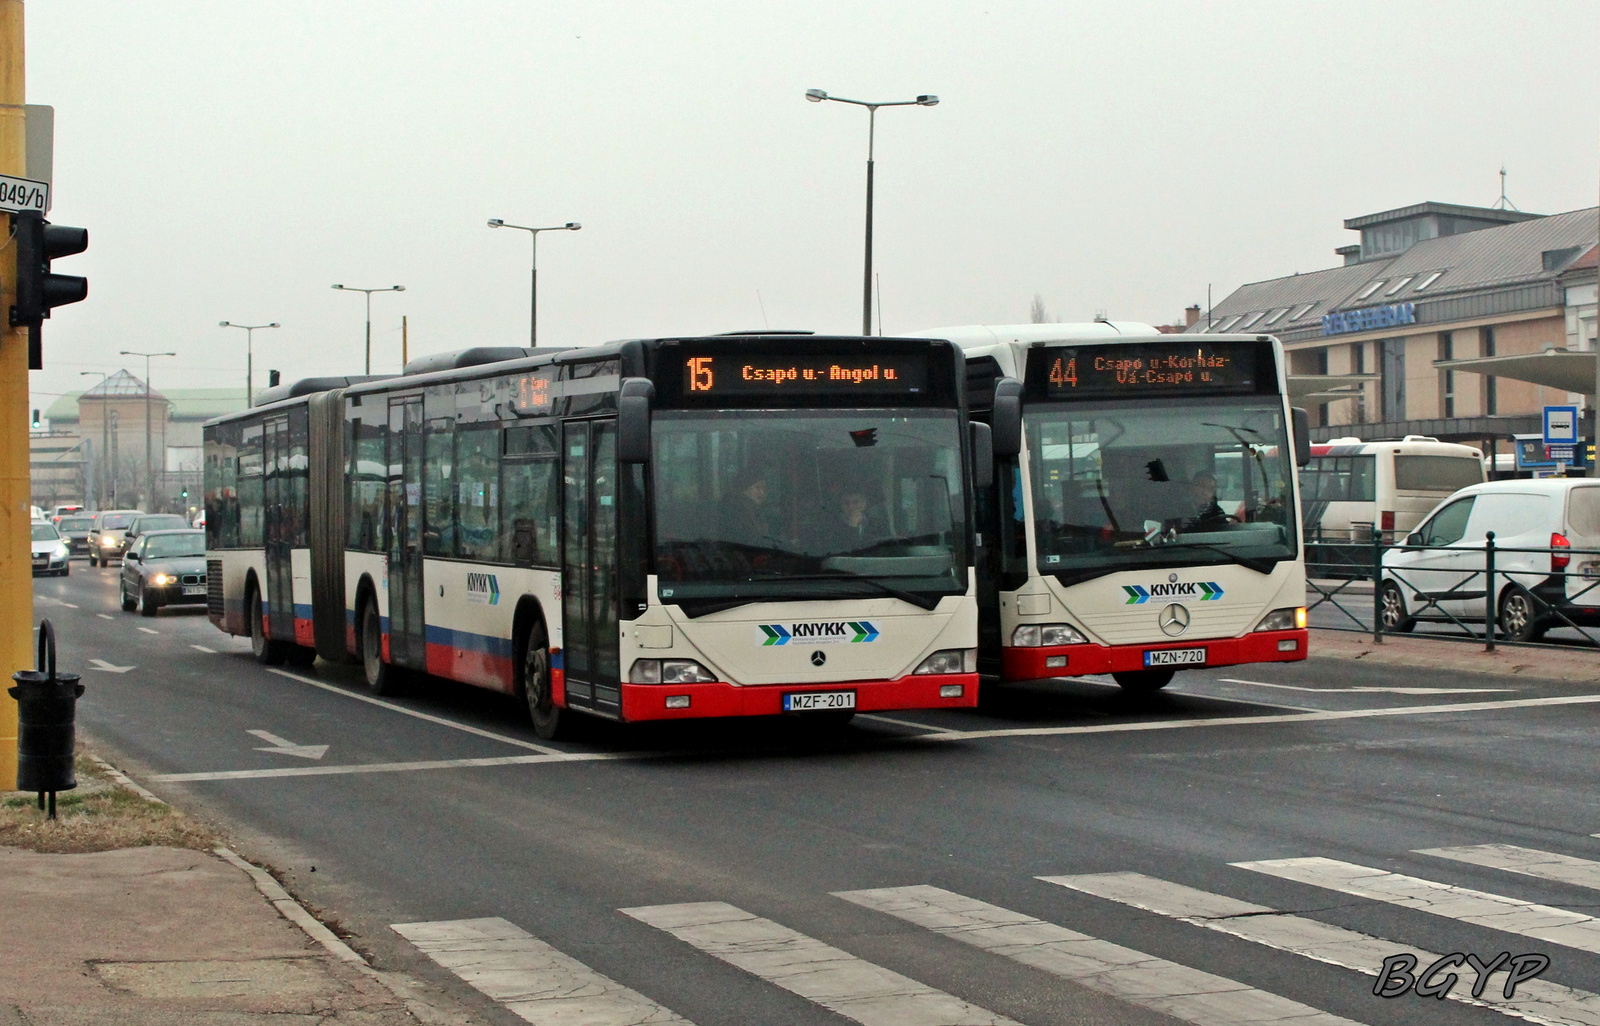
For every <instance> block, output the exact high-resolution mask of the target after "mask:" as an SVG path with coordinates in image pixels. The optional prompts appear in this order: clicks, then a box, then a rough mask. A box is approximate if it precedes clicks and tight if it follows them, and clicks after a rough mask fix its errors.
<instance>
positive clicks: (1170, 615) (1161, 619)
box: [1156, 602, 1189, 638]
mask: <svg viewBox="0 0 1600 1026" xmlns="http://www.w3.org/2000/svg"><path fill="white" fill-rule="evenodd" d="M1156 623H1158V624H1160V625H1161V633H1163V634H1165V635H1167V636H1169V637H1173V638H1176V637H1177V636H1178V635H1180V634H1182V633H1183V632H1184V631H1186V630H1188V629H1189V611H1188V610H1187V609H1185V608H1183V607H1182V606H1180V605H1179V604H1178V603H1176V602H1174V603H1172V605H1170V606H1168V607H1167V608H1165V609H1163V610H1162V611H1161V615H1160V616H1157V617H1156Z"/></svg>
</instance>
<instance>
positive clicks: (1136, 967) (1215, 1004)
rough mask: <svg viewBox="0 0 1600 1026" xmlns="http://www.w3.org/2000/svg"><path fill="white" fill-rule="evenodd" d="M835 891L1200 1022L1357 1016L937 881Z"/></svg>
mask: <svg viewBox="0 0 1600 1026" xmlns="http://www.w3.org/2000/svg"><path fill="white" fill-rule="evenodd" d="M835 896H836V897H840V898H843V899H845V900H846V901H850V902H854V903H855V904H857V905H861V906H863V907H865V908H870V909H874V910H876V911H878V912H884V913H887V914H888V915H891V916H894V917H896V918H897V919H903V920H905V921H906V922H908V923H913V924H915V925H917V926H921V927H924V928H926V929H929V930H932V931H933V932H934V933H937V934H941V935H943V936H945V937H951V938H954V939H955V940H959V941H962V942H963V943H966V944H971V945H972V946H973V947H976V948H980V949H982V950H984V951H990V952H993V953H994V954H997V955H1004V956H1006V957H1007V958H1010V959H1013V960H1015V961H1017V962H1021V963H1022V964H1023V965H1028V966H1032V967H1033V968H1035V969H1042V970H1043V971H1045V972H1047V973H1050V974H1051V975H1054V976H1058V977H1060V978H1062V979H1065V980H1071V981H1073V982H1074V983H1077V984H1079V985H1081V986H1084V987H1087V988H1089V989H1090V990H1093V991H1098V992H1099V993H1101V994H1106V995H1109V996H1111V997H1114V998H1117V999H1118V1000H1121V1001H1126V1002H1128V1003H1129V1004H1133V1005H1138V1006H1140V1007H1141V1008H1149V1009H1153V1010H1154V1011H1157V1012H1161V1013H1163V1014H1165V1015H1170V1016H1173V1017H1175V1018H1178V1019H1183V1020H1184V1021H1186V1022H1191V1023H1196V1024H1197V1026H1232V1024H1235V1023H1281V1022H1285V1021H1292V1022H1294V1023H1295V1024H1296V1026H1333V1024H1336V1023H1337V1024H1345V1026H1349V1024H1350V1023H1351V1020H1349V1019H1343V1018H1340V1017H1339V1016H1336V1015H1331V1014H1329V1013H1327V1012H1322V1011H1319V1010H1317V1009H1315V1008H1312V1007H1310V1006H1308V1005H1302V1004H1300V1003H1299V1002H1298V1001H1291V1000H1289V999H1288V998H1286V997H1281V996H1279V995H1277V994H1272V993H1269V992H1267V991H1264V990H1258V989H1256V988H1255V987H1251V986H1247V985H1246V984H1243V983H1239V982H1238V981H1236V980H1230V979H1227V978H1225V977H1222V976H1214V975H1212V974H1211V973H1207V972H1201V971H1200V970H1198V969H1191V968H1190V967H1188V966H1186V965H1179V964H1178V963H1176V962H1169V961H1167V960H1166V959H1164V958H1156V957H1155V956H1153V955H1147V954H1145V953H1144V952H1142V951H1135V950H1133V949H1132V948H1125V947H1123V946H1121V945H1120V944H1113V943H1111V942H1110V941H1103V940H1100V939H1098V938H1095V937H1090V936H1089V935H1087V934H1082V933H1077V932H1075V931H1073V930H1068V929H1067V928H1066V927H1063V926H1057V925H1056V924H1054V923H1047V922H1044V921H1043V920H1040V919H1035V918H1033V917H1032V916H1027V915H1023V914H1022V913H1020V912H1013V911H1011V910H1010V909H1006V908H1001V907H1000V906H998V905H990V904H988V903H986V902H982V901H978V900H977V899H975V898H968V897H965V896H963V895H960V894H956V893H954V892H952V891H947V890H943V889H942V888H938V887H928V886H919V887H883V888H878V889H875V890H865V891H840V892H837V893H836V895H835ZM624 911H626V909H624Z"/></svg>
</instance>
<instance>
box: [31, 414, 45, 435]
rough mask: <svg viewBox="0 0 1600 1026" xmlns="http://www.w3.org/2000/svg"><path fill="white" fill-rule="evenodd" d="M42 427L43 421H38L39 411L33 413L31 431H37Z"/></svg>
mask: <svg viewBox="0 0 1600 1026" xmlns="http://www.w3.org/2000/svg"><path fill="white" fill-rule="evenodd" d="M43 427H44V421H42V420H40V419H39V411H38V410H34V411H33V430H35V431H38V430H40V429H42V428H43Z"/></svg>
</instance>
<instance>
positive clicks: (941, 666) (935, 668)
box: [911, 648, 978, 673]
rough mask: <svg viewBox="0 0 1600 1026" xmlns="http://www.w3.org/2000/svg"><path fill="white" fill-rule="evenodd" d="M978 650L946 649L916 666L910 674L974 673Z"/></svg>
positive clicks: (976, 666) (976, 667) (976, 668)
mask: <svg viewBox="0 0 1600 1026" xmlns="http://www.w3.org/2000/svg"><path fill="white" fill-rule="evenodd" d="M977 670H978V650H977V649H975V648H946V649H942V650H941V651H938V652H935V653H934V654H933V655H931V656H929V657H928V658H926V659H924V660H923V661H922V662H920V663H918V664H917V668H916V669H915V670H912V671H911V672H912V673H976V672H977Z"/></svg>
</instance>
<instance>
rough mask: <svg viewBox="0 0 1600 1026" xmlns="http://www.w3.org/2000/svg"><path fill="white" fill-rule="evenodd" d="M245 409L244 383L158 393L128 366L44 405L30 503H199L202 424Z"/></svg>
mask: <svg viewBox="0 0 1600 1026" xmlns="http://www.w3.org/2000/svg"><path fill="white" fill-rule="evenodd" d="M244 408H245V391H244V389H242V388H175V389H166V390H163V391H157V390H155V389H148V388H147V387H146V384H145V382H144V381H143V380H141V379H140V378H138V377H136V376H134V375H133V374H130V373H129V372H128V371H126V370H119V371H117V372H116V373H115V374H111V375H108V376H107V377H106V378H105V379H104V380H103V381H101V382H100V383H99V384H97V385H95V386H94V387H93V388H91V389H88V390H87V391H84V392H69V393H68V394H66V395H63V396H62V397H61V398H59V399H57V400H56V401H55V402H54V403H52V404H51V405H50V407H49V408H48V409H47V410H45V411H44V415H43V421H42V423H41V424H40V427H39V429H37V430H35V431H34V432H33V436H32V439H31V446H30V447H31V449H32V456H31V462H32V472H33V496H34V500H33V501H34V502H35V503H36V504H38V505H40V506H48V505H59V504H61V503H65V502H82V503H84V504H85V505H87V506H90V507H92V508H101V509H108V508H136V509H145V510H151V511H158V510H159V511H168V510H171V511H182V512H189V511H190V510H189V507H194V508H196V509H198V508H199V505H200V493H201V479H200V474H201V469H200V468H201V458H200V454H201V441H202V440H201V425H203V424H204V423H205V422H206V421H208V420H210V419H211V418H212V417H217V416H221V415H222V414H225V413H234V412H237V411H239V410H242V409H244ZM147 418H148V422H147ZM147 438H148V440H149V443H148V447H147V446H146V439H147ZM185 491H187V492H188V496H187V497H185V496H184V494H183V493H184V492H185Z"/></svg>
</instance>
